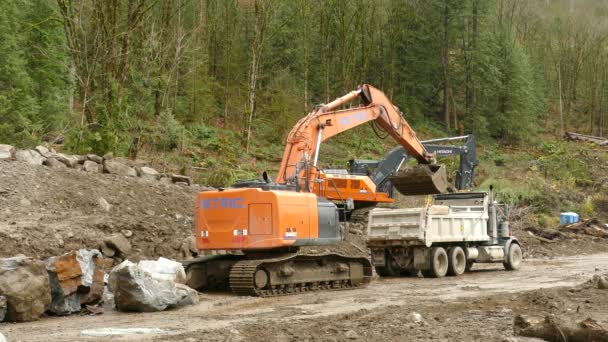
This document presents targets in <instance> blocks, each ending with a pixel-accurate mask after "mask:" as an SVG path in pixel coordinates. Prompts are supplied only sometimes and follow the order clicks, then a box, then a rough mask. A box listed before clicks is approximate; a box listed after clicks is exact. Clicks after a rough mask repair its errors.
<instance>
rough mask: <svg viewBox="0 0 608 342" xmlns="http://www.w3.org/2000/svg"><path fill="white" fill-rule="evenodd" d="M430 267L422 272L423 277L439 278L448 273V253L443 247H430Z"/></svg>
mask: <svg viewBox="0 0 608 342" xmlns="http://www.w3.org/2000/svg"><path fill="white" fill-rule="evenodd" d="M430 258H431V260H430V261H431V268H430V269H429V270H425V271H424V272H423V274H424V276H425V277H431V278H441V277H444V276H445V275H446V273H448V264H449V262H448V254H447V253H446V252H445V249H443V247H433V248H431V255H430Z"/></svg>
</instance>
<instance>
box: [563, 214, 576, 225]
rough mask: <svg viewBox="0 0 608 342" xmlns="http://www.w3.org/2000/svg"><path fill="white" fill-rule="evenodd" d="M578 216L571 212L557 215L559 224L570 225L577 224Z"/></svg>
mask: <svg viewBox="0 0 608 342" xmlns="http://www.w3.org/2000/svg"><path fill="white" fill-rule="evenodd" d="M578 219H579V217H578V214H577V213H573V212H567V213H561V214H560V215H559V224H561V225H564V224H570V223H576V222H578Z"/></svg>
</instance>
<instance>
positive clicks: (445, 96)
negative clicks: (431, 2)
mask: <svg viewBox="0 0 608 342" xmlns="http://www.w3.org/2000/svg"><path fill="white" fill-rule="evenodd" d="M449 15H450V10H449V4H448V0H444V9H443V115H444V118H445V128H446V129H450V107H449V96H450V95H449V90H450V84H449V75H450V74H449V53H450V50H449V37H450V36H449V28H448V25H449V23H450V20H449Z"/></svg>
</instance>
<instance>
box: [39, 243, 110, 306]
mask: <svg viewBox="0 0 608 342" xmlns="http://www.w3.org/2000/svg"><path fill="white" fill-rule="evenodd" d="M45 263H46V270H47V272H48V275H49V280H50V284H51V296H52V302H51V306H50V307H49V311H51V312H52V313H54V314H56V315H68V314H70V313H74V312H79V311H80V308H81V305H83V304H94V303H97V302H99V301H100V300H101V296H102V294H103V288H104V282H103V276H104V260H103V257H102V256H101V253H100V252H99V251H98V250H96V249H92V250H88V249H80V250H78V251H72V252H69V253H67V254H64V255H60V256H57V257H51V258H48V259H46V261H45Z"/></svg>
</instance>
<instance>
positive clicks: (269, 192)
mask: <svg viewBox="0 0 608 342" xmlns="http://www.w3.org/2000/svg"><path fill="white" fill-rule="evenodd" d="M356 99H360V102H361V104H360V105H359V106H357V107H354V108H349V109H342V110H337V108H339V107H341V106H343V105H344V104H346V103H349V102H351V101H353V100H356ZM370 121H375V122H376V123H377V124H378V125H379V126H380V127H382V128H383V129H384V130H385V131H386V132H388V134H389V135H390V136H391V137H393V139H395V140H396V141H397V142H398V143H399V145H401V146H402V147H403V148H404V149H405V150H406V151H407V152H408V154H409V155H411V156H412V157H414V158H416V159H417V160H418V162H419V163H421V164H427V165H428V164H432V163H433V162H434V155H433V154H431V153H428V152H427V151H426V149H425V148H424V146H423V145H422V143H421V142H420V140H418V138H417V137H416V134H415V132H414V131H413V130H412V128H411V127H410V126H409V124H408V123H407V121H405V119H404V118H403V116H402V115H401V112H400V111H399V109H398V108H397V107H395V106H394V105H393V104H392V103H391V102H390V101H389V99H388V98H387V97H386V95H385V94H384V93H382V92H381V91H380V90H378V89H376V88H374V87H372V86H370V85H367V84H365V85H361V86H359V87H358V89H357V90H355V91H353V92H351V93H349V94H347V95H345V96H343V97H341V98H338V99H336V100H334V101H332V102H330V103H328V104H326V105H321V106H320V107H318V108H317V109H316V110H314V111H313V112H311V113H309V114H308V115H307V116H305V117H304V118H302V119H301V120H300V121H299V122H298V123H297V124H296V125H295V126H294V128H293V129H292V130H291V132H290V133H289V137H288V139H287V145H286V147H285V152H284V153H283V160H282V163H281V167H280V169H279V173H278V175H277V177H276V181H275V182H271V181H270V180H269V178H268V175H267V174H266V173H264V175H263V180H254V181H245V182H239V183H237V184H235V185H234V186H232V187H230V188H227V189H223V188H220V189H218V190H214V191H207V192H201V193H199V194H198V195H197V201H196V227H195V234H196V245H197V248H198V249H199V250H202V251H218V250H222V251H230V253H229V254H223V255H207V256H203V257H200V258H197V259H194V260H191V261H188V262H185V263H184V264H185V266H186V272H187V277H188V280H187V282H188V285H189V286H190V287H192V288H195V289H199V290H205V289H213V288H220V289H222V288H230V289H231V290H232V291H233V292H234V293H237V294H242V295H254V296H275V295H283V294H291V293H298V292H304V291H313V290H321V289H347V288H353V287H360V286H365V285H366V284H368V283H369V282H370V280H371V276H372V266H371V263H370V261H369V260H368V258H367V256H366V255H364V254H361V255H358V256H356V255H347V254H343V253H340V252H336V251H332V249H331V245H336V244H338V243H339V242H340V241H342V240H343V232H342V229H341V226H340V222H339V221H340V219H339V212H340V210H339V208H338V206H337V205H336V203H334V202H333V201H332V200H330V199H333V200H336V199H338V200H342V199H344V198H346V196H348V197H349V198H352V200H353V201H355V200H357V201H361V200H365V201H369V202H372V203H373V202H376V203H377V202H382V201H388V200H390V199H389V198H388V196H387V195H386V194H384V193H382V194H381V193H377V192H376V186H375V184H374V183H373V181H371V179H370V178H369V177H367V176H346V177H344V178H343V177H339V175H334V174H328V173H324V172H323V171H322V170H320V169H318V168H317V162H318V158H319V148H320V145H321V143H322V142H323V141H324V140H327V139H329V138H331V137H332V136H334V135H336V134H339V133H341V132H344V131H346V130H349V129H351V128H354V127H356V126H359V125H361V124H363V123H366V122H370ZM431 166H433V165H431ZM438 169H439V168H437V167H431V168H430V169H429V170H431V171H430V172H428V173H427V174H429V177H430V178H433V180H431V181H429V180H421V179H419V178H420V177H418V178H417V179H412V180H411V181H409V183H411V184H412V187H413V188H415V189H419V188H420V186H419V185H420V184H431V187H430V189H429V191H428V193H437V192H442V190H444V189H445V184H447V180H445V179H439V180H437V177H433V176H435V173H436V170H438ZM416 174H417V175H420V174H425V173H420V172H417V173H416ZM444 174H445V172H444ZM405 178H407V177H405ZM435 180H437V181H435ZM339 181H346V182H348V183H347V184H346V186H343V187H339V186H338V185H337V184H336V183H338V182H339ZM407 183H408V180H407V179H406V180H405V181H402V182H398V184H399V188H398V190H399V191H401V192H403V193H407ZM332 189H333V190H332ZM339 189H342V190H343V191H344V192H340V190H339ZM332 191H333V192H332ZM416 191H419V190H416ZM328 195H332V196H328ZM328 197H329V198H330V199H327V198H328ZM323 246H329V248H323Z"/></svg>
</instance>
